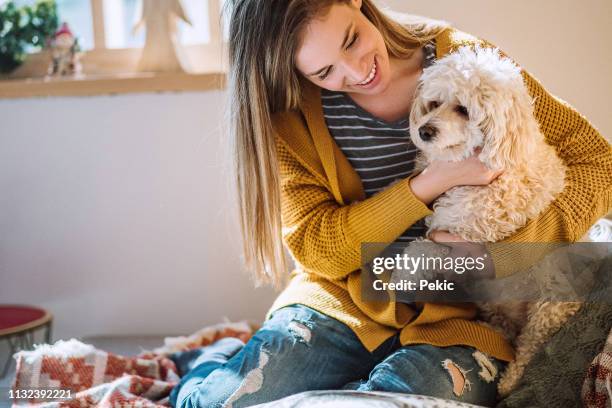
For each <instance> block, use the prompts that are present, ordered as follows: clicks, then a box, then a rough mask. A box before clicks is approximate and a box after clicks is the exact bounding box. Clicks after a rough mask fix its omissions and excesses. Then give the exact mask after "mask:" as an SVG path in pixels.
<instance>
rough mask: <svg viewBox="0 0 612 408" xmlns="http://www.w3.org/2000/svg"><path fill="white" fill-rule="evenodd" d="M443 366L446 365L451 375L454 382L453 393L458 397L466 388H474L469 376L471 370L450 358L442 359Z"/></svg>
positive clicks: (445, 367)
mask: <svg viewBox="0 0 612 408" xmlns="http://www.w3.org/2000/svg"><path fill="white" fill-rule="evenodd" d="M442 367H444V369H445V370H446V371H447V372H448V374H449V375H450V377H451V382H452V383H453V394H455V395H456V396H457V397H460V396H462V395H463V393H464V392H465V391H466V390H467V391H469V390H471V389H472V383H471V382H470V380H468V378H467V373H468V372H469V370H468V371H466V370H464V369H463V368H461V367H459V366H458V365H457V364H455V362H454V361H452V360H451V359H448V358H447V359H446V360H444V361H442Z"/></svg>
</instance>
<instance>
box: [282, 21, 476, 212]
mask: <svg viewBox="0 0 612 408" xmlns="http://www.w3.org/2000/svg"><path fill="white" fill-rule="evenodd" d="M458 33H460V32H458V31H456V30H453V29H451V28H449V29H446V30H444V31H442V32H441V33H440V34H438V36H437V37H436V58H438V59H439V58H441V57H443V56H444V55H446V54H448V53H449V52H450V51H451V45H452V44H455V43H456V42H461V40H462V39H463V38H459V39H457V38H455V36H456V35H457V34H458ZM460 34H463V33H460ZM472 38H473V37H472ZM457 40H458V41H457ZM302 92H303V100H302V108H301V112H302V115H303V118H304V120H305V122H306V126H307V128H308V133H309V134H310V141H309V142H310V143H308V144H309V145H310V146H308V147H307V148H306V146H305V143H306V142H305V140H303V139H302V140H297V138H303V137H304V136H305V135H304V134H303V133H302V132H296V131H289V132H283V136H284V137H283V138H284V139H285V141H286V142H287V143H288V144H289V146H293V147H294V150H297V151H301V152H304V151H306V150H308V151H309V152H310V154H308V155H307V157H304V156H303V155H302V157H301V159H303V160H304V161H306V162H309V163H308V165H309V167H311V168H312V169H314V170H315V171H316V172H317V173H318V175H319V176H322V177H324V178H325V179H326V180H327V182H328V183H329V187H330V189H331V192H332V194H333V195H334V198H335V199H336V201H337V202H338V203H340V204H342V205H344V204H348V203H351V202H354V201H359V200H363V199H365V192H364V190H363V184H362V183H361V179H360V178H359V175H358V174H357V172H356V171H355V170H354V169H353V167H352V166H351V164H350V162H349V161H348V159H347V158H346V156H345V155H344V153H342V151H341V150H340V148H339V147H338V145H337V144H336V142H335V140H334V139H333V137H332V136H331V134H330V133H329V130H328V128H327V125H326V124H325V118H324V116H323V107H322V105H321V88H319V87H318V86H316V85H314V84H312V83H311V82H308V81H304V83H303V88H302ZM313 160H315V162H313ZM340 174H341V175H342V177H340V176H339V175H340Z"/></svg>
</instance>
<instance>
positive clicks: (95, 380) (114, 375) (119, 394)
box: [12, 322, 253, 408]
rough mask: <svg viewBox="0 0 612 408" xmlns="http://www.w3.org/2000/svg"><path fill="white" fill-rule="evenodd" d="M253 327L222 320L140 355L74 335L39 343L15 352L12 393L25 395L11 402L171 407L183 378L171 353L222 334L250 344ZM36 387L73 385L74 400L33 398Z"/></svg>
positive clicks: (53, 407) (65, 407) (63, 407)
mask: <svg viewBox="0 0 612 408" xmlns="http://www.w3.org/2000/svg"><path fill="white" fill-rule="evenodd" d="M252 332H253V330H252V328H251V327H250V326H249V324H248V323H247V322H238V323H221V324H218V325H214V326H208V327H205V328H203V329H201V330H199V331H197V332H196V333H193V334H192V335H190V336H182V337H167V338H166V339H165V340H164V345H163V346H162V347H159V348H157V349H154V350H150V351H144V352H142V353H140V354H139V355H138V356H136V357H126V356H120V355H116V354H113V353H109V352H106V351H103V350H99V349H96V348H95V347H93V346H92V345H89V344H84V343H82V342H80V341H78V340H76V339H70V340H68V341H63V340H59V341H57V342H56V343H55V344H53V345H50V344H40V345H36V346H35V349H34V350H33V351H20V352H18V353H15V355H14V356H13V357H14V358H15V359H16V360H17V370H16V375H15V380H14V382H13V386H12V389H13V392H15V393H17V392H21V393H24V394H25V396H26V397H27V398H20V399H14V400H13V407H21V406H30V407H38V408H77V407H78V408H88V407H102V408H119V407H121V408H126V407H142V408H149V407H167V406H170V405H169V403H168V396H169V394H170V391H171V390H172V388H173V387H174V386H175V385H176V384H177V383H178V382H179V380H180V377H179V375H178V372H177V368H176V366H175V364H174V362H173V361H172V360H171V359H169V358H168V355H169V354H171V353H173V352H176V351H185V350H190V349H193V348H197V347H201V346H206V345H209V344H212V343H214V342H215V341H217V340H219V339H221V338H224V337H237V338H239V339H241V340H242V341H243V342H245V343H246V342H247V341H248V340H249V338H250V337H251V335H252ZM36 389H38V390H39V394H38V397H40V396H48V395H49V394H45V393H46V392H47V391H46V390H47V389H53V390H58V389H64V390H68V389H70V390H71V393H70V397H71V399H64V400H61V399H57V398H56V399H42V398H35V397H36V395H35V394H34V393H33V392H32V391H29V390H36ZM18 390H19V391H18ZM24 394H22V395H21V396H24ZM66 395H67V394H65V393H64V394H63V395H62V393H56V394H55V396H56V397H62V396H66ZM29 397H32V398H29Z"/></svg>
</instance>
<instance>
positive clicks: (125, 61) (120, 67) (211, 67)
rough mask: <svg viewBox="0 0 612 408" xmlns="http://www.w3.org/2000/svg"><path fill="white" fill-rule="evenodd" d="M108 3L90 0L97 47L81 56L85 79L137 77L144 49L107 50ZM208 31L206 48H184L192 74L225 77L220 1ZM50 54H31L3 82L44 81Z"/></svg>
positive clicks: (211, 2)
mask: <svg viewBox="0 0 612 408" xmlns="http://www.w3.org/2000/svg"><path fill="white" fill-rule="evenodd" d="M104 1H105V0H90V6H91V19H92V21H91V24H92V28H93V38H94V40H93V41H94V46H93V48H92V49H91V50H87V51H84V52H82V53H81V58H80V61H81V65H82V68H83V69H82V75H81V78H83V77H89V76H102V77H109V76H115V75H126V74H136V73H138V71H137V64H138V60H139V58H140V55H141V53H142V48H107V47H106V35H105V24H104V4H103V2H104ZM207 3H208V27H209V33H210V41H209V42H208V43H205V44H196V45H187V46H184V50H185V54H186V57H187V59H188V61H189V63H190V66H189V67H188V71H189V73H193V74H201V73H222V72H225V70H226V69H225V67H224V63H223V38H222V30H221V5H220V2H219V1H218V0H208V2H207ZM50 59H51V57H50V51H49V50H42V51H39V52H35V53H32V54H29V55H28V57H27V58H26V61H25V62H24V63H23V64H22V65H21V66H19V67H18V68H17V69H16V70H15V71H13V72H12V73H11V74H9V75H8V76H5V77H4V78H3V79H24V78H41V77H44V76H45V75H46V73H47V68H48V64H49V61H50ZM64 79H66V78H64Z"/></svg>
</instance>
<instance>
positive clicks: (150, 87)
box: [0, 70, 226, 99]
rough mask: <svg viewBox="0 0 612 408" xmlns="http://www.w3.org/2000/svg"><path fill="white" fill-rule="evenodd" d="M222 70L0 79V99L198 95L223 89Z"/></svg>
mask: <svg viewBox="0 0 612 408" xmlns="http://www.w3.org/2000/svg"><path fill="white" fill-rule="evenodd" d="M225 79H226V78H225V73H224V72H222V71H221V70H217V71H211V72H202V73H193V74H192V73H134V74H105V75H82V76H80V77H63V78H44V77H42V78H41V77H39V78H16V79H2V80H0V99H3V98H33V97H48V96H92V95H116V94H127V93H147V92H197V91H208V90H217V89H224V88H225Z"/></svg>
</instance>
